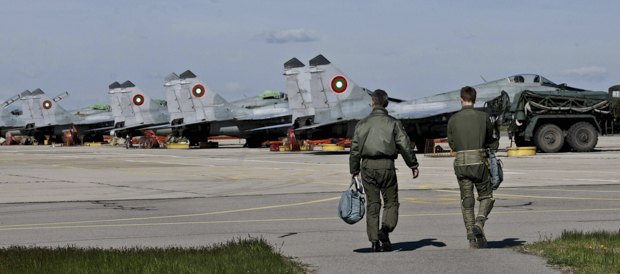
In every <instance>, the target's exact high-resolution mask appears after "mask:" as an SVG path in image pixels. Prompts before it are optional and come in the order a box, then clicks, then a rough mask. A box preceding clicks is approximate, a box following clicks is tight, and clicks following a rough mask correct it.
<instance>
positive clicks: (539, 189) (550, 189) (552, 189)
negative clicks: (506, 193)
mask: <svg viewBox="0 0 620 274" xmlns="http://www.w3.org/2000/svg"><path fill="white" fill-rule="evenodd" d="M515 190H518V191H558V192H591V193H610V192H611V193H618V192H620V190H585V189H554V188H518V189H515Z"/></svg>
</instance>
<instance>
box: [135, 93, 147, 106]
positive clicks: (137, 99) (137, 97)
mask: <svg viewBox="0 0 620 274" xmlns="http://www.w3.org/2000/svg"><path fill="white" fill-rule="evenodd" d="M133 104H134V105H136V106H141V105H142V104H144V96H142V94H136V95H134V96H133Z"/></svg>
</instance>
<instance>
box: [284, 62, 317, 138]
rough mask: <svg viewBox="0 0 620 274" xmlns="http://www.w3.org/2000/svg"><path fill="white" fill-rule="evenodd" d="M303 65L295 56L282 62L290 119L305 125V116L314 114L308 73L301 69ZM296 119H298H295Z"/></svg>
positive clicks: (308, 116) (309, 116)
mask: <svg viewBox="0 0 620 274" xmlns="http://www.w3.org/2000/svg"><path fill="white" fill-rule="evenodd" d="M304 67H305V65H304V64H303V63H302V62H301V61H299V59H297V58H292V59H291V60H288V61H287V62H286V63H284V76H286V94H287V97H288V104H289V108H290V109H291V112H292V113H293V117H292V121H293V123H297V124H296V125H298V126H303V125H305V121H307V118H311V116H314V106H313V105H312V95H311V94H310V73H309V72H308V71H305V70H303V68H304ZM300 118H301V119H300ZM304 118H306V119H304ZM298 119H300V121H297V120H298Z"/></svg>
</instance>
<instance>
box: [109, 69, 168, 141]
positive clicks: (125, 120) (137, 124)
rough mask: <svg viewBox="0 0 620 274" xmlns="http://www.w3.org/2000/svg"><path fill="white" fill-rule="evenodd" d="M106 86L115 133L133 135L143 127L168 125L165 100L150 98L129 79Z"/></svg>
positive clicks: (143, 128)
mask: <svg viewBox="0 0 620 274" xmlns="http://www.w3.org/2000/svg"><path fill="white" fill-rule="evenodd" d="M108 87H109V89H110V90H109V92H108V94H110V106H111V108H112V115H113V116H114V134H115V135H117V136H123V137H124V136H125V135H127V134H129V135H131V136H134V135H136V134H137V133H138V132H139V131H142V130H145V129H149V128H156V127H158V126H162V125H169V122H170V114H168V109H167V106H166V101H163V100H159V101H157V100H154V99H151V98H150V97H149V96H148V95H147V94H146V93H144V92H143V91H142V90H140V89H139V88H137V87H136V86H135V85H134V84H133V83H132V82H131V81H129V80H127V81H125V82H124V83H123V84H119V83H118V82H114V83H112V84H110V85H109V86H108ZM168 129H169V127H168Z"/></svg>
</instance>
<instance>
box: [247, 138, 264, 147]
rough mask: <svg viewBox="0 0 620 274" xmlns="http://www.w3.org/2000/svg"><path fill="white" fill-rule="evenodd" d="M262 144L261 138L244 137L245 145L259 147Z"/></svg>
mask: <svg viewBox="0 0 620 274" xmlns="http://www.w3.org/2000/svg"><path fill="white" fill-rule="evenodd" d="M262 145H263V139H261V138H247V139H245V145H244V146H245V147H249V148H259V147H262Z"/></svg>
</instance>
